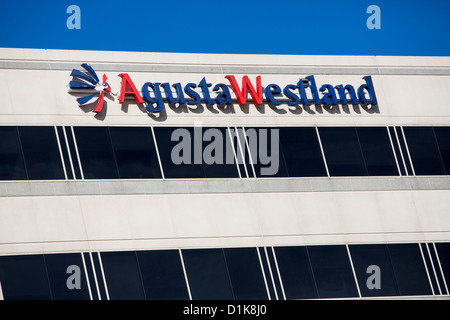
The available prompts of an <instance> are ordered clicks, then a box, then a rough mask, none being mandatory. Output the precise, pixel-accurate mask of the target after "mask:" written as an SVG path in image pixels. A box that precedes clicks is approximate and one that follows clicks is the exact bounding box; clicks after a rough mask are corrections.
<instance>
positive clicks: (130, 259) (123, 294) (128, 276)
mask: <svg viewBox="0 0 450 320" xmlns="http://www.w3.org/2000/svg"><path fill="white" fill-rule="evenodd" d="M101 257H102V263H103V270H104V272H105V279H106V284H107V287H108V293H109V297H110V299H111V300H144V299H145V295H144V288H143V286H142V279H141V274H140V271H139V265H138V261H137V258H136V253H135V252H134V251H126V252H102V253H101Z"/></svg>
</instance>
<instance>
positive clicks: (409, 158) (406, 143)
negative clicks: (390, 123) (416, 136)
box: [400, 126, 434, 176]
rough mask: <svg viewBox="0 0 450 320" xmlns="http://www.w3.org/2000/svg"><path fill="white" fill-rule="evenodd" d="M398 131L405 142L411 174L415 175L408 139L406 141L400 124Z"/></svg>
mask: <svg viewBox="0 0 450 320" xmlns="http://www.w3.org/2000/svg"><path fill="white" fill-rule="evenodd" d="M400 132H401V133H402V139H403V141H404V143H405V149H406V154H407V155H408V160H409V164H410V165H411V171H412V174H413V176H415V175H416V172H415V171H414V165H413V162H412V160H411V155H410V153H409V148H408V141H406V137H405V132H404V131H403V126H400ZM433 133H434V132H433Z"/></svg>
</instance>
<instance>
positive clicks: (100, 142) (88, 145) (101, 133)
mask: <svg viewBox="0 0 450 320" xmlns="http://www.w3.org/2000/svg"><path fill="white" fill-rule="evenodd" d="M73 129H74V131H75V138H76V142H77V147H78V153H79V155H80V161H81V166H82V168H83V174H84V178H85V179H117V178H119V174H118V171H117V166H116V161H115V159H114V153H113V150H112V146H111V138H110V136H109V131H108V128H107V127H74V128H73Z"/></svg>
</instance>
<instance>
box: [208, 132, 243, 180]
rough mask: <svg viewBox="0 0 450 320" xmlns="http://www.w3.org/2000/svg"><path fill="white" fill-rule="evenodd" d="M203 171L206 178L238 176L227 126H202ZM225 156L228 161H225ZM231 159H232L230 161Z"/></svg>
mask: <svg viewBox="0 0 450 320" xmlns="http://www.w3.org/2000/svg"><path fill="white" fill-rule="evenodd" d="M203 138H204V141H203V144H202V148H203V171H204V173H205V177H206V178H238V177H239V173H238V171H237V166H236V159H235V158H234V153H233V146H232V144H231V140H230V138H229V133H228V131H227V128H208V127H205V128H203ZM227 156H228V157H229V159H230V161H228V162H227ZM231 160H232V161H231Z"/></svg>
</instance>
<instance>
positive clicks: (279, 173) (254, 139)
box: [245, 127, 288, 178]
mask: <svg viewBox="0 0 450 320" xmlns="http://www.w3.org/2000/svg"><path fill="white" fill-rule="evenodd" d="M245 134H246V137H247V145H248V148H246V150H245V152H246V154H250V156H251V160H252V162H253V167H254V169H255V174H256V176H257V177H262V178H269V177H287V176H288V172H287V169H286V161H285V159H284V155H283V149H282V148H281V138H280V131H279V128H271V127H266V128H245Z"/></svg>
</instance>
